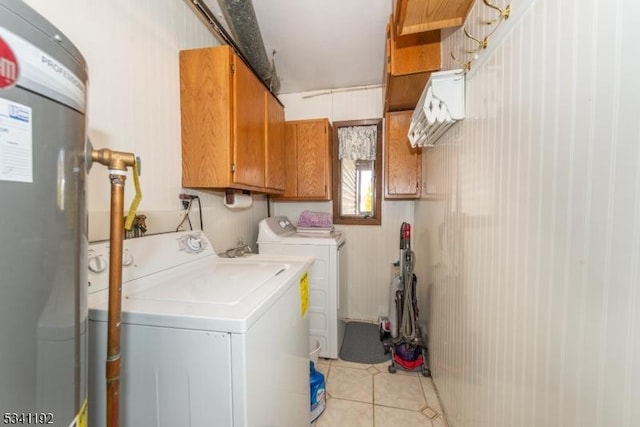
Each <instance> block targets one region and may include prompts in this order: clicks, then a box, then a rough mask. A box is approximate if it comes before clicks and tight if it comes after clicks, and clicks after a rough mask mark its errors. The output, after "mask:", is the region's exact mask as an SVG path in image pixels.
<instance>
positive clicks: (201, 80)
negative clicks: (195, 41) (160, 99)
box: [180, 46, 284, 193]
mask: <svg viewBox="0 0 640 427" xmlns="http://www.w3.org/2000/svg"><path fill="white" fill-rule="evenodd" d="M270 98H273V97H272V96H271V94H270V93H269V92H268V90H267V89H266V87H265V86H264V85H263V84H262V82H261V81H260V80H259V79H258V78H257V77H256V76H255V75H254V74H253V72H252V71H251V69H250V68H249V67H248V66H247V65H246V64H245V63H244V62H243V61H242V60H241V59H240V58H239V57H238V56H237V55H236V54H235V53H234V52H233V51H232V50H231V48H230V47H229V46H219V47H212V48H203V49H193V50H186V51H181V52H180V105H181V118H182V185H183V186H184V187H192V188H217V189H223V188H235V189H242V190H250V191H256V192H264V193H282V191H283V188H284V183H283V177H282V176H279V175H278V173H276V171H277V170H278V169H282V164H281V162H282V161H283V159H282V157H280V159H279V160H278V159H277V157H278V156H282V154H283V147H278V143H280V144H282V143H283V137H281V136H278V135H282V136H283V135H284V131H283V129H282V126H283V124H282V123H283V122H284V111H283V110H282V107H281V106H280V105H279V103H278V102H277V100H275V99H270ZM275 105H277V107H276V106H275ZM278 162H280V163H278ZM267 174H269V175H268V176H267Z"/></svg>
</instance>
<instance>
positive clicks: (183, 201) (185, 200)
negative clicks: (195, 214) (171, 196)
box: [178, 193, 194, 210]
mask: <svg viewBox="0 0 640 427" xmlns="http://www.w3.org/2000/svg"><path fill="white" fill-rule="evenodd" d="M193 198H194V196H192V195H191V194H186V193H180V194H178V200H179V201H180V204H179V207H178V209H180V210H185V209H187V208H188V207H189V202H191V201H192V200H193Z"/></svg>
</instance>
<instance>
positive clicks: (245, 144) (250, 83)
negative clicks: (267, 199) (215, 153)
mask: <svg viewBox="0 0 640 427" xmlns="http://www.w3.org/2000/svg"><path fill="white" fill-rule="evenodd" d="M234 63H235V71H234V73H233V88H234V108H233V113H234V120H233V123H234V131H235V138H234V147H233V148H234V150H233V160H234V164H233V165H232V170H233V171H234V175H233V182H234V183H235V184H241V185H251V186H256V187H264V184H265V180H264V172H265V157H264V154H265V125H264V118H265V102H264V91H265V89H264V86H262V83H260V81H259V80H258V78H257V77H255V76H254V75H253V73H252V72H251V70H250V69H249V67H247V66H246V65H245V64H244V62H242V60H240V59H239V58H238V57H234Z"/></svg>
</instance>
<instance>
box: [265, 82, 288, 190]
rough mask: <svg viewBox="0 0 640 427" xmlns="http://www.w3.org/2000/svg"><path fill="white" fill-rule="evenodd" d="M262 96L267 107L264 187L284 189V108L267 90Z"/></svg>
mask: <svg viewBox="0 0 640 427" xmlns="http://www.w3.org/2000/svg"><path fill="white" fill-rule="evenodd" d="M264 96H265V105H266V109H267V120H266V126H267V129H266V132H267V142H266V144H267V146H266V150H267V151H266V159H267V165H266V171H265V187H267V188H271V189H274V190H281V191H284V187H285V186H284V173H285V169H284V155H285V152H284V149H285V148H284V146H285V131H284V108H283V107H282V105H280V103H279V102H278V100H277V99H276V98H275V97H274V96H273V95H271V94H270V93H269V91H265V92H264Z"/></svg>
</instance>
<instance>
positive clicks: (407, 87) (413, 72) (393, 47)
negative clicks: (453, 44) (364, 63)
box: [384, 16, 441, 112]
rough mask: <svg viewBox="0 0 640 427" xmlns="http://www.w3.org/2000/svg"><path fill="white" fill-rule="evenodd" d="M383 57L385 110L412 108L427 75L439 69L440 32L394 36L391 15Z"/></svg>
mask: <svg viewBox="0 0 640 427" xmlns="http://www.w3.org/2000/svg"><path fill="white" fill-rule="evenodd" d="M386 56H387V61H386V62H387V64H386V70H385V78H384V96H385V99H384V109H385V112H386V111H404V110H412V109H414V108H415V106H416V104H417V103H418V100H419V99H420V95H421V94H422V91H423V89H424V86H425V84H426V83H427V80H428V79H429V76H430V75H431V73H432V72H433V71H437V70H439V69H440V64H441V59H440V31H431V32H427V33H420V34H410V35H408V36H398V35H397V34H396V29H395V25H394V20H393V16H391V18H390V20H389V25H388V26H387V43H386Z"/></svg>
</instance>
